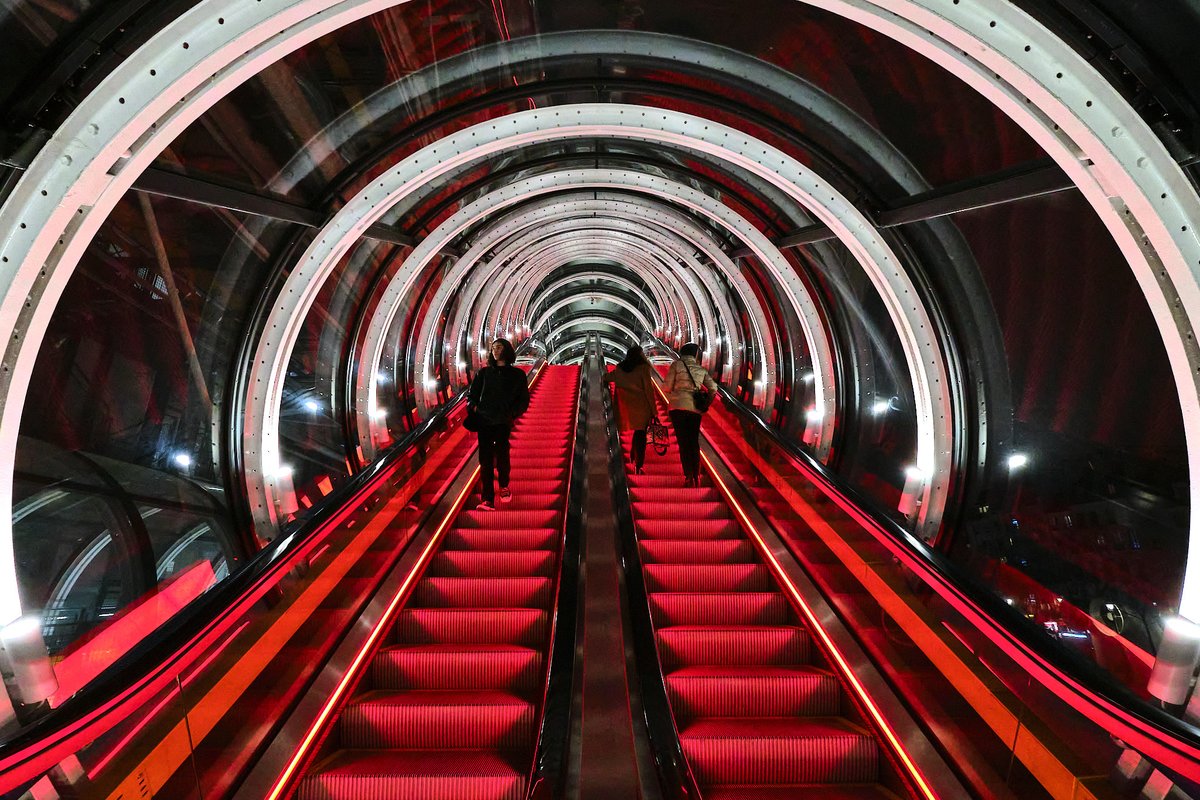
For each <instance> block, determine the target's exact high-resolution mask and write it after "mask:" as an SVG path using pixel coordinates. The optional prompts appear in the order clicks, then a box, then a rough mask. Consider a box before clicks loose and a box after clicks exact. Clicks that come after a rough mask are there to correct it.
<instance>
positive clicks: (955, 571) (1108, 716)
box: [718, 386, 1200, 782]
mask: <svg viewBox="0 0 1200 800" xmlns="http://www.w3.org/2000/svg"><path fill="white" fill-rule="evenodd" d="M718 391H719V392H720V394H721V398H722V402H723V404H724V405H725V407H726V408H727V409H729V411H730V412H731V413H733V414H734V415H735V416H736V417H737V418H738V419H739V421H741V422H742V423H743V424H749V425H752V426H754V428H755V429H756V431H757V433H759V434H760V435H762V436H763V437H765V438H766V439H767V440H768V441H770V442H771V444H772V445H773V446H774V447H775V448H776V449H777V450H779V452H781V453H783V454H784V455H786V456H787V457H789V458H790V459H791V460H792V461H793V462H794V463H796V464H797V465H798V466H799V467H800V469H801V470H802V471H804V472H806V473H807V474H808V475H809V477H810V478H812V479H813V480H814V482H815V483H817V484H818V485H819V486H821V485H822V484H823V486H822V488H823V489H824V490H825V491H832V492H834V493H836V494H838V495H841V496H842V498H844V499H845V500H846V501H848V503H849V504H851V505H853V506H854V507H856V509H857V510H858V511H859V512H860V513H861V514H862V516H863V517H865V518H867V519H868V520H869V523H870V524H867V525H864V526H863V527H864V528H867V530H868V532H869V533H871V534H872V535H874V536H875V537H876V538H877V539H878V540H880V541H881V543H883V544H884V545H885V546H887V547H888V548H889V549H890V550H892V551H893V552H894V553H897V554H901V553H903V554H907V556H908V558H905V559H904V564H905V566H906V567H907V568H909V569H910V570H912V571H913V572H914V573H916V574H917V576H918V577H919V578H920V579H921V581H922V582H923V583H925V584H926V585H929V586H930V587H931V588H933V589H934V590H935V591H937V592H938V593H939V594H941V595H943V596H946V595H953V597H954V599H955V600H956V601H957V602H959V603H966V604H968V605H969V606H971V607H973V609H974V610H975V611H976V612H977V613H978V615H979V616H980V617H982V618H983V619H984V620H986V621H987V622H988V623H990V625H989V626H986V627H983V626H981V627H980V630H981V632H982V633H984V635H985V636H987V637H988V638H989V639H991V640H992V641H993V642H997V643H1001V644H1005V645H1016V646H1017V650H1018V652H1019V653H1021V654H1023V655H1025V657H1026V658H1028V659H1031V660H1033V661H1035V662H1040V663H1038V664H1037V666H1039V667H1041V668H1042V669H1043V670H1044V671H1046V672H1048V673H1050V674H1051V675H1053V676H1054V677H1055V678H1056V679H1057V680H1058V681H1060V682H1062V683H1063V684H1064V686H1067V687H1070V688H1073V689H1075V688H1077V689H1078V690H1082V692H1080V691H1075V692H1073V694H1074V695H1075V696H1076V697H1077V698H1078V699H1079V700H1080V701H1081V702H1087V703H1090V704H1091V706H1092V711H1093V714H1086V712H1084V713H1085V715H1087V716H1089V718H1093V721H1095V718H1094V717H1095V716H1100V717H1102V718H1103V719H1104V720H1105V721H1106V723H1107V724H1105V728H1106V729H1107V730H1108V731H1109V732H1110V733H1111V734H1113V735H1114V736H1117V737H1119V738H1121V739H1123V740H1126V741H1127V743H1129V744H1131V746H1135V749H1137V750H1138V751H1139V752H1141V753H1142V754H1143V755H1144V756H1146V757H1147V758H1149V759H1151V760H1152V761H1155V762H1156V763H1159V764H1160V765H1161V766H1163V767H1164V768H1165V769H1166V770H1167V771H1169V772H1171V773H1173V774H1176V775H1179V776H1180V777H1182V778H1184V779H1185V780H1187V781H1188V782H1194V781H1197V780H1198V779H1200V731H1198V730H1197V729H1196V728H1194V727H1192V726H1190V725H1188V724H1187V723H1186V722H1184V721H1183V720H1181V719H1179V718H1177V717H1175V716H1173V715H1171V714H1170V713H1168V712H1167V711H1165V710H1163V709H1161V708H1158V707H1156V706H1154V705H1152V704H1150V703H1148V702H1147V701H1145V700H1143V699H1142V698H1141V697H1138V696H1137V695H1136V694H1134V692H1133V691H1131V690H1130V689H1129V688H1128V687H1126V686H1124V685H1122V684H1118V683H1116V682H1115V681H1113V679H1112V678H1111V677H1110V676H1109V675H1108V673H1106V672H1105V671H1103V670H1102V669H1101V668H1100V667H1099V666H1097V665H1096V664H1093V663H1091V662H1089V661H1087V660H1086V659H1084V658H1082V657H1081V656H1078V655H1076V654H1075V653H1072V652H1070V651H1067V650H1065V649H1063V648H1061V647H1059V646H1058V645H1057V644H1056V643H1055V642H1054V640H1053V639H1051V638H1050V637H1049V636H1047V635H1046V634H1045V633H1044V632H1043V631H1042V630H1041V629H1040V628H1037V627H1036V626H1034V625H1033V624H1031V623H1030V622H1029V621H1028V620H1027V619H1026V618H1025V617H1024V616H1023V615H1022V614H1021V613H1020V612H1019V611H1018V610H1017V609H1015V608H1014V607H1013V606H1010V605H1009V604H1008V603H1006V602H1005V601H1004V600H1003V599H1001V598H1000V597H998V596H997V595H996V594H995V593H994V592H992V591H991V590H990V589H988V588H987V587H985V586H983V585H982V584H980V583H978V581H976V580H975V579H974V578H973V576H971V575H970V574H969V573H967V572H966V571H965V570H964V569H963V568H962V567H960V566H959V565H958V564H956V563H954V562H953V561H951V560H950V558H949V557H948V556H946V555H945V554H944V553H942V552H940V551H938V550H935V549H933V548H931V547H930V546H929V545H927V544H926V543H925V542H924V541H922V540H921V539H920V538H919V537H917V536H915V535H914V534H913V533H911V532H910V531H908V530H906V529H905V528H904V527H903V526H902V525H900V524H899V523H898V522H896V520H894V519H892V518H891V517H889V516H888V515H887V514H885V513H884V512H882V511H881V510H880V509H879V508H878V505H877V503H876V502H875V501H874V500H872V499H871V498H869V497H867V496H866V495H864V494H863V493H862V492H861V491H859V490H858V489H856V488H854V487H852V486H850V485H848V484H847V483H846V482H845V480H844V479H842V478H841V477H840V476H838V475H835V474H833V473H831V472H830V471H829V470H828V469H827V468H826V467H825V465H823V464H821V463H820V462H818V461H817V460H816V459H814V458H813V457H812V456H811V455H809V454H808V453H806V452H804V451H803V450H802V449H801V448H800V447H799V446H798V445H796V444H795V443H793V442H790V441H788V440H786V439H784V438H783V437H782V436H781V435H780V434H779V432H778V431H776V430H775V429H774V428H772V427H771V426H770V425H768V424H767V423H766V422H765V421H764V420H763V419H762V418H761V417H760V416H759V415H758V414H757V413H756V412H755V411H754V410H753V409H751V408H749V407H748V406H746V405H745V404H744V403H742V402H741V401H740V400H738V399H737V398H736V397H735V396H734V395H733V394H732V393H731V392H730V391H729V390H728V389H726V388H725V387H724V386H719V387H718ZM860 522H861V520H860ZM1003 649H1004V650H1006V651H1007V652H1009V653H1010V656H1011V655H1013V653H1012V650H1013V648H1012V647H1011V646H1010V647H1004V648H1003ZM1072 684H1075V685H1076V686H1072ZM1097 698H1099V699H1101V700H1103V701H1105V702H1104V703H1102V702H1098V700H1097ZM1106 704H1109V705H1111V706H1115V707H1116V708H1118V709H1120V710H1122V711H1124V712H1125V713H1126V714H1127V715H1128V717H1124V718H1123V717H1122V716H1120V715H1118V714H1117V713H1115V712H1114V710H1113V709H1110V708H1107V707H1106ZM1131 726H1132V730H1131ZM1130 733H1136V734H1140V736H1139V737H1137V738H1138V741H1137V742H1136V743H1135V742H1132V741H1130V738H1131V737H1130V736H1129V734H1130ZM1181 757H1182V758H1185V759H1188V760H1190V761H1191V762H1192V764H1194V769H1193V770H1191V771H1189V772H1187V773H1184V774H1180V772H1179V770H1177V769H1175V768H1174V766H1175V765H1177V764H1178V762H1179V759H1180V758H1181Z"/></svg>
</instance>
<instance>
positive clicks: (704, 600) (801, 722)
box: [623, 409, 903, 800]
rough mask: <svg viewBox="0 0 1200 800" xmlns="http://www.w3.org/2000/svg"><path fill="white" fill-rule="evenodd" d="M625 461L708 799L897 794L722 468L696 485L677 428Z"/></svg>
mask: <svg viewBox="0 0 1200 800" xmlns="http://www.w3.org/2000/svg"><path fill="white" fill-rule="evenodd" d="M663 411H664V413H663V416H664V417H665V409H664V410H663ZM630 439H631V437H630V435H629V434H625V435H624V437H623V445H624V449H625V451H626V452H627V453H628V452H629V445H630ZM626 470H627V473H628V475H627V478H628V483H629V492H630V500H631V502H632V504H633V517H634V523H635V529H636V532H637V536H638V543H639V550H640V553H641V558H642V565H643V574H644V578H645V583H646V593H647V599H648V602H649V605H650V615H651V620H652V622H653V624H654V629H655V633H656V639H657V642H658V653H659V659H660V661H661V664H662V669H663V675H664V679H665V683H666V686H667V694H668V697H669V698H670V702H671V706H672V709H673V712H674V715H675V724H676V727H677V729H678V731H679V737H680V742H681V744H682V746H683V752H684V755H685V756H686V758H687V760H688V764H689V766H690V767H691V770H692V774H693V775H694V776H695V779H696V781H697V783H698V784H699V787H700V790H701V793H702V794H703V796H704V798H705V800H782V798H793V797H804V798H822V799H823V800H883V799H884V798H888V800H894V799H895V798H896V797H897V795H896V794H894V793H893V792H892V791H889V790H888V789H887V788H885V787H884V786H883V785H882V783H881V780H887V779H888V777H889V776H890V775H891V772H890V769H889V767H888V766H887V765H886V764H881V761H882V754H881V752H880V745H879V744H878V743H877V742H876V740H875V738H874V737H873V735H872V734H871V732H870V731H869V730H867V729H866V728H865V727H864V726H863V725H861V724H859V723H858V722H857V721H855V720H854V719H853V717H854V710H853V705H852V703H851V702H850V700H849V698H848V697H846V696H845V690H844V689H843V687H842V685H841V683H840V681H839V680H838V678H837V677H836V676H835V675H834V673H832V672H831V671H830V670H828V669H826V668H825V667H824V666H823V665H822V662H821V656H820V654H819V652H818V651H817V648H816V645H815V643H814V642H813V641H812V638H811V636H810V634H809V632H808V631H807V630H805V628H804V626H803V625H802V624H801V623H800V622H799V620H798V618H797V616H796V614H795V612H794V611H793V609H792V608H791V606H790V605H789V603H788V602H787V600H786V599H785V597H784V595H783V594H782V593H781V592H780V589H779V586H778V584H777V583H776V582H775V579H774V578H773V576H772V575H771V573H770V571H769V570H768V568H767V567H766V565H765V564H764V563H763V561H762V560H761V559H760V557H759V555H758V551H757V550H756V549H755V547H754V545H753V544H752V543H751V541H750V540H749V539H748V538H747V537H746V535H745V533H744V532H743V530H742V528H741V526H740V525H739V524H738V523H737V522H736V520H735V518H734V516H733V514H732V512H731V511H730V509H729V507H728V506H727V504H726V503H725V502H724V501H723V500H722V497H721V495H720V494H719V493H718V491H717V489H715V488H714V487H713V486H712V485H711V478H709V476H708V475H703V476H702V477H701V479H700V487H699V488H684V486H683V471H682V469H681V467H680V465H679V455H678V451H677V449H676V445H675V443H674V441H673V440H672V443H671V448H670V450H668V451H667V454H666V455H665V456H658V455H656V454H655V453H654V451H653V448H649V449H648V451H647V456H646V465H645V473H644V474H642V475H637V474H634V473H633V470H632V466H631V465H629V464H628V463H627V464H626ZM888 782H889V783H891V784H895V783H896V781H895V780H894V779H892V780H888ZM900 791H903V790H902V789H900Z"/></svg>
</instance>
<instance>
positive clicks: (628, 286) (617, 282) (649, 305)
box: [517, 270, 662, 330]
mask: <svg viewBox="0 0 1200 800" xmlns="http://www.w3.org/2000/svg"><path fill="white" fill-rule="evenodd" d="M584 281H603V282H604V283H606V284H611V285H612V286H617V287H620V288H621V289H624V290H625V291H627V292H629V293H630V294H631V295H633V296H634V297H636V298H637V299H638V300H639V301H640V302H641V303H642V306H643V310H646V311H650V312H651V314H654V313H655V312H657V315H656V316H655V317H654V318H655V325H658V324H659V323H658V320H660V319H662V310H661V309H660V308H659V307H658V306H657V305H656V304H655V303H654V301H652V300H651V299H650V297H649V295H647V294H646V293H645V292H643V291H642V289H641V287H640V286H638V285H637V284H636V283H634V282H633V281H631V280H629V279H628V278H625V277H623V276H620V275H614V274H612V273H608V272H600V271H598V270H588V271H584V272H576V273H573V274H571V275H568V276H567V277H565V278H562V279H560V280H557V281H555V282H554V283H551V284H549V285H547V286H546V287H545V288H544V289H542V290H541V292H539V293H538V294H537V295H534V294H533V292H534V290H535V288H536V287H534V286H530V287H529V291H528V293H526V292H522V293H521V294H522V295H523V296H524V299H522V300H521V301H520V307H519V310H518V312H517V316H518V317H520V318H522V319H531V318H536V312H537V311H538V309H539V308H541V306H542V303H544V302H545V298H547V297H549V296H550V295H552V294H554V293H555V292H556V291H558V290H559V289H564V288H566V287H567V286H570V285H571V284H573V283H581V282H584ZM536 329H537V326H534V330H536Z"/></svg>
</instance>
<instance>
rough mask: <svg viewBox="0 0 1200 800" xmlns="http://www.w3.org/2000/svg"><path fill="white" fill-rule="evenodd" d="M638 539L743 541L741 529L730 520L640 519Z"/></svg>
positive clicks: (637, 524) (638, 522)
mask: <svg viewBox="0 0 1200 800" xmlns="http://www.w3.org/2000/svg"><path fill="white" fill-rule="evenodd" d="M636 526H637V532H638V537H639V538H640V539H643V540H645V539H744V538H745V536H743V535H742V529H741V528H740V527H738V524H737V523H736V522H734V521H733V520H731V519H680V520H676V519H654V518H640V519H638V521H637V523H636Z"/></svg>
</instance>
